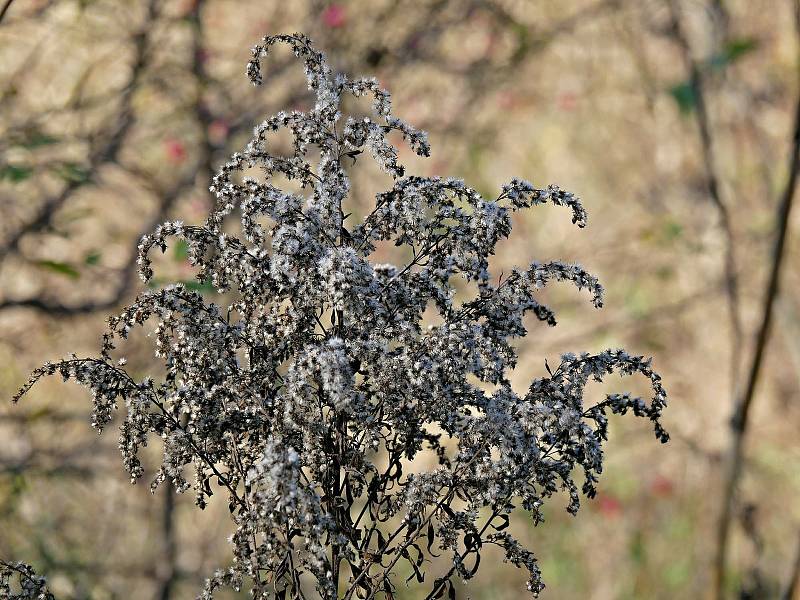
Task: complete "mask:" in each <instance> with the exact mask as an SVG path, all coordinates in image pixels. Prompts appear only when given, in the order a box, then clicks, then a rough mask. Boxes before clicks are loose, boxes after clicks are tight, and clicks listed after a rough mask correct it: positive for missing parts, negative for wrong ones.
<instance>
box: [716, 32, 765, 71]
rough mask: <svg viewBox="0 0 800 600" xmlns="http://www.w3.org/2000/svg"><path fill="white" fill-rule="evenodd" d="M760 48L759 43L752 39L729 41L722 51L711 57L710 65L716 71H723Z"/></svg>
mask: <svg viewBox="0 0 800 600" xmlns="http://www.w3.org/2000/svg"><path fill="white" fill-rule="evenodd" d="M758 46H759V41H758V40H757V39H756V38H752V37H745V38H734V39H732V40H728V41H727V42H725V45H724V46H723V47H722V50H720V52H719V53H718V54H715V55H714V56H712V57H711V60H710V61H709V64H710V65H711V66H712V67H713V68H715V69H723V68H725V67H727V66H728V65H730V64H732V63H734V62H736V61H737V60H739V59H740V58H742V57H743V56H745V55H747V54H749V53H750V52H752V51H753V50H756V49H757V48H758Z"/></svg>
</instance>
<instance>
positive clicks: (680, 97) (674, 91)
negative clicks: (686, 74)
mask: <svg viewBox="0 0 800 600" xmlns="http://www.w3.org/2000/svg"><path fill="white" fill-rule="evenodd" d="M669 94H670V96H672V98H673V99H674V100H675V102H677V103H678V108H679V109H680V111H681V113H682V114H684V115H686V114H689V113H690V112H692V111H693V110H694V108H695V106H696V105H697V97H696V96H695V93H694V88H693V87H692V84H691V83H689V82H688V81H684V82H683V83H679V84H677V85H673V86H672V87H671V88H669Z"/></svg>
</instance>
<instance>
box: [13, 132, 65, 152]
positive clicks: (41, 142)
mask: <svg viewBox="0 0 800 600" xmlns="http://www.w3.org/2000/svg"><path fill="white" fill-rule="evenodd" d="M58 141H59V140H58V138H56V137H53V136H52V135H47V134H46V133H43V132H41V131H32V132H30V133H29V134H28V135H27V136H26V137H24V138H22V139H21V140H20V141H19V142H17V145H19V146H22V147H23V148H28V149H29V150H33V149H34V148H39V147H41V146H50V145H51V144H56V143H58Z"/></svg>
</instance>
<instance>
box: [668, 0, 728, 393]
mask: <svg viewBox="0 0 800 600" xmlns="http://www.w3.org/2000/svg"><path fill="white" fill-rule="evenodd" d="M669 8H670V18H671V29H672V34H673V37H674V39H675V41H676V42H677V43H678V46H679V47H680V49H681V54H682V56H683V62H684V63H685V65H686V68H687V70H688V71H689V86H690V89H691V94H692V98H693V100H694V109H695V110H694V111H693V114H694V116H695V120H696V122H697V129H698V133H699V134H700V144H701V149H702V158H703V168H704V170H705V180H706V181H705V183H706V187H707V190H708V195H709V196H710V198H711V201H712V203H713V204H714V206H715V207H716V209H717V213H718V214H719V223H720V228H721V229H722V233H723V236H724V239H725V286H726V290H727V294H728V311H729V315H730V316H729V318H730V326H731V369H730V370H731V389H732V390H733V393H734V394H736V393H737V386H738V381H737V379H738V372H739V365H740V363H741V351H742V335H743V334H742V324H741V317H740V310H739V304H740V302H739V283H738V270H737V266H736V252H735V244H734V234H733V225H732V223H731V215H730V210H729V209H728V206H727V204H726V203H725V201H724V200H723V198H722V191H721V185H720V176H719V174H718V172H717V158H716V156H715V152H714V139H713V132H712V127H711V118H710V115H709V112H708V103H707V100H706V91H705V84H704V80H703V73H702V71H701V69H700V67H699V65H698V64H697V61H696V60H695V59H694V56H693V54H692V49H691V45H690V43H689V38H688V37H687V35H686V33H685V31H684V28H683V25H682V24H681V14H680V7H679V4H678V0H669Z"/></svg>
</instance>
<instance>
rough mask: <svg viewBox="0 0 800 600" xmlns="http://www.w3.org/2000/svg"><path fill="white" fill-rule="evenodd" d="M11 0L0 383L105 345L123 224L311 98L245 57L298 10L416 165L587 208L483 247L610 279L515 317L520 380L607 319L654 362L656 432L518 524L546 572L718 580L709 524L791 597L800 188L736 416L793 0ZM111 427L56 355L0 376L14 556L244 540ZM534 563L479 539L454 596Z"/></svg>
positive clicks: (784, 171)
mask: <svg viewBox="0 0 800 600" xmlns="http://www.w3.org/2000/svg"><path fill="white" fill-rule="evenodd" d="M0 10H4V15H3V17H2V23H0V397H2V398H4V399H6V400H10V398H11V396H12V394H13V393H14V392H15V391H16V389H17V388H18V387H19V386H20V385H21V384H22V383H23V382H24V381H25V379H26V377H27V374H28V372H29V371H30V370H31V369H32V368H34V367H36V366H38V365H39V364H40V363H41V362H43V361H44V360H47V359H56V358H59V357H61V356H62V355H64V354H66V353H68V352H72V351H74V352H76V353H77V354H79V355H87V354H89V355H91V354H94V353H96V352H97V351H98V346H99V336H100V333H101V332H102V331H103V328H104V325H105V317H106V315H108V314H110V313H112V312H114V311H115V310H116V309H117V308H118V307H121V306H122V305H124V304H125V303H126V302H127V301H129V300H131V298H132V297H133V296H134V295H135V294H136V293H137V291H139V290H141V288H142V284H141V282H140V281H139V280H138V278H137V277H136V275H135V264H134V263H135V256H134V251H135V248H136V245H137V243H138V238H139V237H140V236H141V235H142V234H144V233H145V232H148V231H149V230H151V229H152V228H153V227H154V226H155V225H156V224H158V223H160V222H161V221H163V220H166V219H174V218H181V219H183V220H184V221H186V222H187V223H197V222H199V221H201V220H202V219H203V217H204V213H205V211H206V209H207V208H208V205H209V204H208V203H209V193H208V192H207V191H206V189H207V187H208V184H209V181H210V177H211V174H212V173H213V171H214V170H215V169H216V167H217V166H218V165H219V164H221V163H222V162H223V161H224V160H225V159H226V157H227V156H228V155H229V154H230V153H231V152H233V151H235V150H238V149H241V148H242V147H243V145H244V144H245V143H246V141H247V140H248V139H249V135H250V133H251V130H252V127H253V126H254V125H255V124H257V123H258V122H259V121H260V120H261V119H263V118H264V117H266V116H268V115H270V114H272V113H274V112H276V111H277V110H280V109H284V108H288V109H291V108H303V107H305V106H308V103H309V100H310V95H309V93H308V92H307V90H306V89H305V81H304V78H303V74H302V69H301V68H300V67H299V66H298V64H297V63H296V62H295V61H293V60H292V58H291V57H290V55H289V53H288V52H277V53H276V58H275V59H271V62H270V63H269V64H270V68H269V70H268V71H267V73H266V75H267V77H266V83H265V85H264V86H263V87H261V88H253V87H252V86H251V85H250V83H249V82H248V81H247V79H246V77H245V76H244V66H245V63H246V62H247V60H248V59H249V49H250V47H251V46H252V45H253V44H254V43H255V42H256V41H258V40H259V39H260V38H261V37H262V36H263V35H264V34H266V33H279V32H293V31H301V32H304V33H306V34H308V35H309V36H311V37H312V38H313V39H314V40H315V42H316V44H317V46H318V47H319V48H321V49H323V50H325V51H326V53H327V54H328V56H329V59H330V61H331V62H332V64H333V65H334V67H335V68H337V69H339V70H341V71H345V72H348V73H350V74H353V75H361V74H370V75H375V76H377V77H378V78H379V80H380V81H381V83H382V84H383V86H384V87H387V88H388V89H389V91H390V92H391V93H392V96H393V104H394V107H395V112H396V114H397V115H398V116H400V117H402V118H404V119H407V120H409V121H410V122H411V123H412V124H414V125H416V126H418V127H421V128H423V129H426V130H428V131H429V133H430V136H431V143H432V146H433V152H432V157H431V158H430V159H428V160H424V161H422V160H419V159H415V157H413V156H412V154H411V153H410V152H409V151H407V150H406V149H401V160H403V159H404V160H405V163H406V164H407V166H408V172H410V173H415V174H421V175H434V174H436V175H452V176H457V177H463V178H465V179H466V180H467V182H468V183H469V184H470V185H472V186H474V187H476V188H477V189H478V190H479V191H481V192H482V193H484V194H485V195H487V196H489V197H494V196H496V195H497V193H498V190H499V187H500V185H501V184H502V183H504V182H506V181H508V180H509V179H510V178H511V177H512V176H519V177H523V178H526V179H529V180H532V181H533V182H534V183H535V184H536V185H537V186H543V185H546V184H548V183H557V184H559V185H560V186H562V187H563V188H565V189H568V190H571V191H573V192H575V193H576V194H578V195H580V196H581V197H582V199H583V201H584V204H585V206H586V208H587V209H588V211H589V227H588V228H586V229H584V230H578V229H577V228H575V227H574V226H572V225H571V223H570V222H569V214H568V212H565V211H564V210H563V209H554V210H552V211H551V210H550V209H549V208H546V207H541V208H538V209H536V210H533V211H530V212H528V213H527V214H525V215H523V216H521V217H520V218H519V219H517V220H516V221H515V230H514V235H513V236H512V238H511V239H510V240H509V241H508V242H507V243H504V244H503V245H502V246H501V249H500V252H499V254H498V256H497V260H496V264H495V265H494V266H495V267H496V268H497V269H498V271H499V270H502V268H503V267H504V266H505V267H506V268H508V267H510V266H511V265H512V264H526V263H528V262H530V261H531V260H533V259H539V260H550V259H563V260H576V261H579V262H581V264H583V265H584V266H585V267H586V268H587V269H588V270H590V271H591V272H593V273H595V274H596V275H598V276H599V277H600V279H601V281H602V282H603V284H604V285H605V287H606V289H607V301H606V308H604V309H603V310H602V311H599V312H598V311H595V310H594V309H592V308H591V307H590V305H589V303H588V302H586V299H585V298H583V297H579V295H578V294H576V293H574V291H572V290H571V289H567V287H566V286H565V287H563V288H560V287H554V288H553V289H551V290H548V291H547V299H548V300H549V303H550V304H551V305H552V306H553V307H554V308H556V309H557V311H558V312H559V315H560V322H559V326H558V327H556V328H554V329H547V328H544V327H542V326H536V325H535V324H534V323H533V322H531V326H532V331H531V333H530V335H529V336H528V337H527V338H525V339H523V340H521V342H520V346H521V349H522V360H521V361H520V366H519V368H518V370H517V373H516V375H515V380H514V381H515V385H517V384H518V385H520V386H523V387H524V386H525V385H526V382H529V381H530V379H531V378H532V377H534V376H541V374H542V373H544V359H545V358H547V359H549V361H550V364H553V363H556V364H557V363H558V356H559V355H560V354H561V353H563V352H568V351H582V350H588V351H599V350H602V349H604V348H606V347H619V346H621V347H625V348H626V349H628V350H629V351H630V352H631V353H635V354H647V355H652V356H653V357H654V365H655V366H656V368H657V370H659V371H660V372H661V373H662V374H663V377H664V381H665V384H666V387H667V390H668V392H669V393H670V407H669V409H668V410H667V413H666V418H665V424H666V426H667V429H668V430H669V431H670V433H671V434H672V441H671V442H670V444H668V445H667V446H665V447H662V446H661V445H660V444H658V443H657V442H656V441H655V440H654V439H653V437H652V432H651V430H650V428H649V427H648V426H647V424H646V423H638V422H634V421H636V420H634V419H617V420H615V421H614V423H613V425H612V431H611V434H612V435H611V441H610V442H609V445H608V452H607V466H606V472H605V474H604V479H602V480H601V484H600V493H599V495H598V497H597V499H595V500H594V501H590V502H585V503H584V507H583V510H582V511H581V512H580V513H579V514H578V516H577V517H571V516H570V515H568V514H567V513H566V512H564V511H563V510H562V507H561V506H559V502H562V504H563V505H564V506H566V503H567V501H566V499H557V500H556V501H555V502H552V503H551V504H550V507H549V510H548V512H547V513H546V515H547V517H548V520H547V522H545V523H544V524H542V525H540V526H538V527H536V528H533V526H532V525H531V526H526V525H525V523H524V522H523V523H522V524H521V525H519V526H518V528H517V533H519V535H521V536H522V538H523V539H524V540H525V541H526V542H527V543H528V544H529V545H530V547H531V548H533V549H534V550H535V551H536V552H537V555H538V556H539V559H540V561H541V566H542V570H543V573H544V578H545V581H546V583H547V584H548V588H547V590H545V592H544V593H543V595H542V597H543V598H548V599H556V598H559V599H560V598H567V599H569V598H576V599H577V598H592V599H597V600H605V599H634V598H637V599H638V598H705V597H710V595H711V594H713V590H714V589H715V582H716V581H717V580H718V579H719V576H718V574H719V566H718V563H719V560H718V557H719V556H720V546H723V547H724V549H725V552H724V556H725V562H726V565H727V567H726V568H727V578H726V581H725V583H724V587H723V588H722V589H721V592H720V593H721V594H722V595H723V596H724V597H726V598H727V597H730V598H778V597H785V598H791V597H795V598H797V597H800V595H797V593H796V592H795V590H796V587H797V578H798V569H800V555H799V554H798V551H799V549H800V546H799V545H798V542H800V501H798V496H799V495H800V436H799V435H798V428H799V427H800V402H799V400H800V272H799V271H798V270H797V266H798V258H800V257H799V256H798V250H800V247H798V241H797V239H796V237H797V236H796V235H795V234H796V233H800V227H799V225H800V223H798V218H800V215H797V214H794V217H795V218H793V219H791V220H789V222H788V223H787V227H786V231H787V234H788V238H787V240H788V241H787V243H786V246H785V248H784V249H783V252H782V256H783V259H784V260H783V263H782V266H783V269H782V275H781V293H780V295H778V296H777V299H776V300H775V302H774V304H772V306H773V307H774V313H773V315H772V328H771V335H770V336H769V337H768V338H767V343H766V344H765V345H763V348H764V354H763V362H762V363H761V365H760V368H759V366H757V367H756V369H755V371H756V376H755V380H756V384H757V385H755V386H754V393H753V394H752V395H750V396H749V399H750V400H749V404H748V407H749V410H748V416H747V421H746V425H745V427H744V430H745V435H744V436H735V435H734V430H733V429H732V427H731V418H732V416H733V414H734V410H735V407H736V405H737V402H741V399H742V398H743V397H745V396H747V394H745V391H746V389H747V387H748V385H747V384H748V381H749V380H750V379H752V378H753V377H752V372H753V368H752V362H753V356H754V354H755V348H756V347H757V345H758V344H757V342H756V338H757V334H758V332H759V330H760V328H761V325H762V322H763V317H764V310H765V307H766V306H768V305H769V304H770V303H769V301H768V299H769V297H771V296H770V295H769V294H767V293H766V292H765V290H766V289H767V284H768V282H769V277H770V273H771V270H772V269H773V266H774V265H775V252H774V249H773V248H774V242H775V239H776V235H777V233H776V232H777V231H778V230H779V229H780V226H781V216H780V215H781V207H782V206H784V207H785V201H786V199H787V194H786V188H787V182H789V181H790V179H789V177H790V173H789V171H790V169H789V166H790V164H791V163H790V157H791V156H792V152H793V146H792V143H793V129H794V127H795V123H794V121H795V112H796V110H797V108H796V107H797V104H798V99H797V98H798V94H800V88H799V87H798V74H799V73H800V71H799V70H798V47H799V44H800V41H799V39H798V33H797V17H796V13H795V6H794V3H793V2H792V1H790V0H568V1H561V2H554V1H550V0H415V1H413V2H412V1H409V0H353V1H349V2H345V1H342V2H335V3H334V2H321V1H317V0H293V1H291V2H279V1H277V0H276V1H264V0H252V1H250V0H236V1H233V0H129V1H122V0H16V1H11V2H9V0H5V1H4V2H0ZM361 162H364V163H365V164H366V163H368V162H369V161H368V159H363V160H362V161H361ZM363 171H364V172H363V174H362V175H356V178H355V180H354V202H356V203H360V204H362V205H367V204H369V202H370V201H371V200H372V198H373V196H374V193H375V191H378V190H380V189H385V188H386V187H388V185H389V184H390V180H389V179H388V178H387V177H385V176H381V175H379V174H378V173H377V170H376V169H373V168H371V167H365V168H364V169H363ZM355 172H356V173H358V169H356V170H355ZM788 197H789V198H790V197H791V194H788ZM185 258H186V249H185V247H181V246H180V245H178V246H177V247H175V248H172V249H170V250H169V252H168V253H167V255H166V256H165V257H164V259H163V260H161V261H160V262H159V264H158V268H157V270H156V277H157V281H175V280H185V281H189V282H191V281H193V279H192V278H193V272H192V270H191V269H190V268H189V266H188V264H187V263H186V260H185ZM193 285H196V286H198V287H199V288H200V289H203V288H202V286H201V284H197V283H193ZM212 295H213V292H211V293H210V294H209V296H212ZM147 353H148V350H147V345H146V340H145V341H144V342H142V344H141V350H140V355H141V357H147V356H148V354H147ZM142 360H143V361H144V360H145V358H142ZM641 383H642V382H638V383H637V382H633V381H631V382H628V381H625V382H622V383H620V382H617V381H615V382H614V387H615V388H616V389H617V390H624V389H631V388H634V389H636V386H637V385H639V384H641ZM112 429H113V428H112ZM737 439H738V440H739V441H740V442H741V449H742V452H741V456H742V461H741V469H740V474H741V476H740V477H739V476H736V477H734V478H733V479H731V476H730V472H731V467H730V465H731V464H733V463H734V462H735V456H736V451H735V450H732V449H733V448H735V447H736V446H735V441H736V440H737ZM116 443H117V440H116V436H115V435H114V432H113V430H111V431H109V432H108V433H107V434H105V435H103V436H101V437H98V435H97V434H96V432H95V431H94V430H92V429H91V428H90V427H89V399H88V396H87V394H86V393H85V392H84V391H83V390H82V389H81V388H78V387H77V386H74V385H72V384H70V385H64V384H62V383H61V382H60V381H55V380H52V381H46V382H44V383H43V384H41V385H40V386H38V387H37V388H36V389H34V391H33V392H32V393H31V394H30V395H29V396H28V397H27V398H26V399H25V401H24V403H22V404H21V405H19V406H16V407H12V406H11V404H10V402H9V401H3V402H2V403H0V557H3V558H5V559H7V560H22V561H25V562H28V563H30V564H32V565H33V566H34V567H35V568H36V570H37V572H39V573H42V574H46V575H47V577H48V580H49V582H50V584H51V588H52V589H53V591H54V592H55V593H56V594H57V597H59V598H75V599H78V598H87V599H88V598H91V599H97V600H100V599H106V598H108V599H110V598H132V599H135V600H138V599H151V598H154V599H155V598H160V599H170V598H172V599H175V598H192V597H194V595H195V594H196V593H197V592H198V591H199V589H200V588H201V587H202V582H203V580H204V578H205V576H207V575H208V574H209V573H210V572H211V571H213V570H214V569H215V568H217V567H221V566H225V565H226V564H227V562H228V560H229V548H228V545H227V543H226V537H227V535H228V534H229V533H230V527H229V524H228V516H227V508H226V506H224V504H225V503H224V501H220V502H218V503H216V504H212V506H211V507H210V508H209V509H207V510H206V511H204V512H200V511H199V510H197V509H196V508H195V507H194V504H193V499H192V498H191V497H190V496H191V495H187V497H183V496H179V495H176V494H174V493H172V494H171V493H168V492H167V488H165V487H164V488H161V489H159V490H158V493H157V494H156V495H155V496H151V494H150V491H149V489H148V485H147V482H146V481H142V482H141V483H139V484H138V485H136V486H131V485H130V484H129V482H128V480H127V477H126V475H125V473H124V472H123V469H122V465H121V462H120V459H119V455H118V453H117V449H116ZM154 462H155V460H154ZM149 472H150V473H152V469H151V470H150V471H149ZM737 475H738V474H737ZM146 479H147V475H146V476H145V480H146ZM731 481H733V484H732V483H731ZM731 489H733V490H735V493H734V494H731V492H730V490H731ZM726 507H727V510H726ZM723 514H724V515H726V516H725V519H724V521H725V523H726V526H725V527H723V528H722V530H723V532H727V534H726V535H725V534H723V535H722V539H720V538H721V536H720V529H721V528H720V515H723ZM524 581H525V577H524V574H523V573H522V572H519V571H517V570H516V569H514V568H513V567H511V566H510V565H504V564H502V562H501V561H499V560H497V561H484V563H483V566H482V568H481V570H480V572H479V574H478V576H477V577H476V579H474V580H473V581H472V582H470V584H469V585H468V586H465V587H464V588H463V590H462V591H461V592H459V597H461V596H462V594H463V597H465V598H466V597H471V598H476V599H477V598H487V599H489V598H497V599H503V598H518V597H520V596H521V594H523V593H524ZM401 589H402V587H401ZM416 597H418V596H416V595H415V593H414V592H413V590H409V591H407V592H405V593H404V595H403V598H409V599H412V598H416ZM419 597H421V596H419Z"/></svg>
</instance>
